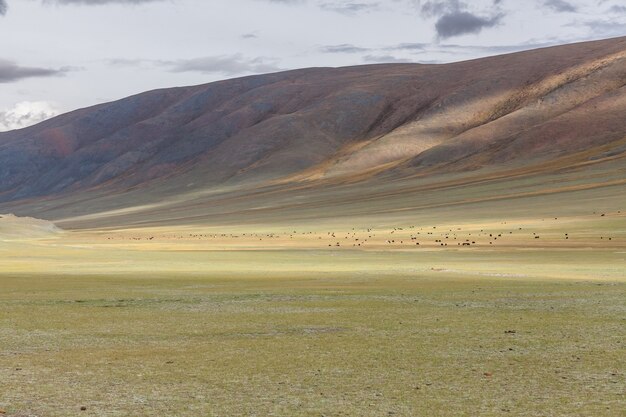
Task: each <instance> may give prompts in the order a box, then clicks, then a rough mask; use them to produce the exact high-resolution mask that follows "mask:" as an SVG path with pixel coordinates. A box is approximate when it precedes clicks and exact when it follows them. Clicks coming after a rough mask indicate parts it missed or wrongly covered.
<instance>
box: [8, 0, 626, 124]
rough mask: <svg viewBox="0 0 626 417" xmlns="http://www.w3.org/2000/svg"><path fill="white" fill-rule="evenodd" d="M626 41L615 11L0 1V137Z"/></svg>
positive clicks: (584, 1) (620, 3) (625, 20)
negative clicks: (142, 109)
mask: <svg viewBox="0 0 626 417" xmlns="http://www.w3.org/2000/svg"><path fill="white" fill-rule="evenodd" d="M623 35H626V0H467V1H463V0H430V1H427V0H422V1H419V0H0V89H2V94H0V131H2V130H9V129H13V128H17V127H21V126H26V125H29V124H32V123H35V122H38V121H40V120H42V119H44V118H46V117H50V116H51V115H54V114H57V113H59V112H65V111H68V110H73V109H76V108H79V107H85V106H89V105H92V104H96V103H101V102H104V101H111V100H115V99H118V98H122V97H125V96H128V95H131V94H135V93H139V92H142V91H146V90H150V89H154V88H160V87H171V86H180V85H191V84H200V83H205V82H210V81H214V80H219V79H224V78H232V77H237V76H240V75H248V74H256V73H264V72H273V71H279V70H283V69H292V68H302V67H311V66H344V65H358V64H367V63H378V62H419V63H439V62H452V61H460V60H465V59H469V58H476V57H481V56H487V55H495V54H500V53H505V52H511V51H518V50H522V49H530V48H536V47H540V46H548V45H554V44H561V43H569V42H576V41H582V40H590V39H601V38H609V37H615V36H623Z"/></svg>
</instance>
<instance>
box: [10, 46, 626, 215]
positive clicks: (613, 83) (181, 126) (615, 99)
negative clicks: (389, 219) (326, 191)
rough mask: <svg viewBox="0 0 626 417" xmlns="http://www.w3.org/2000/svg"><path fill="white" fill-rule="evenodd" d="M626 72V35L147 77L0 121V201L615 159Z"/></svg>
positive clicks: (125, 197)
mask: <svg viewBox="0 0 626 417" xmlns="http://www.w3.org/2000/svg"><path fill="white" fill-rule="evenodd" d="M625 86H626V37H622V38H614V39H608V40H602V41H593V42H585V43H578V44H570V45H563V46H556V47H550V48H543V49H537V50H531V51H524V52H517V53H513V54H507V55H500V56H494V57H488V58H482V59H476V60H471V61H463V62H458V63H452V64H441V65H422V64H379V65H365V66H357V67H342V68H324V67H320V68H307V69H301V70H291V71H287V72H282V73H274V74H265V75H259V76H248V77H242V78H237V79H233V80H224V81H218V82H215V83H209V84H203V85H198V86H191V87H175V88H171V89H158V90H152V91H149V92H146V93H141V94H138V95H134V96H131V97H128V98H125V99H122V100H118V101H115V102H111V103H105V104H100V105H96V106H92V107H89V108H85V109H79V110H76V111H74V112H70V113H66V114H64V115H61V116H58V117H56V118H53V119H50V120H47V121H44V122H42V123H40V124H38V125H35V126H32V127H29V128H26V129H21V130H17V131H11V132H4V133H0V208H3V207H7V208H13V209H16V210H15V211H16V212H18V213H22V214H43V217H44V218H46V213H47V212H48V211H49V210H52V211H51V212H50V213H52V212H55V213H60V212H61V211H62V210H61V209H59V207H60V206H62V205H64V204H67V203H65V202H66V201H74V202H75V204H73V205H72V206H71V210H70V211H71V212H72V213H69V214H71V215H73V214H77V213H82V214H83V215H88V214H89V213H90V212H91V213H93V211H94V208H93V207H94V205H93V204H92V203H90V204H82V205H81V203H79V201H82V200H83V199H87V201H91V200H98V199H101V200H102V207H101V208H102V209H104V210H100V211H107V210H108V209H111V210H118V209H124V208H126V207H129V206H133V205H136V203H139V204H138V205H139V206H141V205H143V204H144V203H145V204H147V205H150V204H152V203H155V202H159V201H160V200H162V199H174V200H175V199H176V196H179V197H181V198H182V196H183V195H187V194H190V195H198V194H199V195H202V194H214V193H219V192H220V190H235V191H236V190H245V189H248V190H253V189H254V188H255V187H272V186H279V187H281V186H288V187H291V188H293V187H294V186H296V185H297V184H301V183H303V182H304V184H306V185H305V186H307V187H315V186H317V185H319V186H323V184H326V183H328V182H329V181H330V183H337V182H338V183H356V182H367V181H373V183H376V182H377V181H381V178H387V179H394V180H402V179H406V178H412V177H416V176H417V177H420V175H426V174H428V175H432V176H435V177H436V176H438V175H439V176H446V175H456V174H454V173H472V172H475V171H480V170H484V169H487V170H494V169H496V170H498V169H509V168H510V169H514V168H515V167H520V166H521V167H526V166H528V167H531V166H533V165H536V164H541V163H545V162H546V161H548V162H549V161H552V160H553V161H555V169H556V167H557V166H559V165H558V163H557V162H556V161H561V160H563V158H565V159H567V158H568V157H572V156H574V155H578V156H577V157H576V158H578V159H576V158H575V159H576V160H572V161H571V163H572V164H576V163H581V162H583V160H584V159H585V158H587V159H588V158H600V159H602V155H603V153H604V154H607V153H609V154H610V153H613V155H612V156H613V157H615V156H617V157H619V156H620V155H622V154H623V153H624V149H623V142H624V140H626V121H624V119H623V117H622V115H623V114H626V87H625ZM581 158H582V159H581ZM561 168H562V167H560V168H559V169H561ZM472 175H473V174H472ZM55 201H56V203H55ZM113 201H115V202H113ZM44 206H45V208H43V207H44ZM51 206H55V207H56V208H54V209H51V208H50V207H51ZM51 215H52V214H51ZM52 216H53V217H58V216H59V214H54V215H52Z"/></svg>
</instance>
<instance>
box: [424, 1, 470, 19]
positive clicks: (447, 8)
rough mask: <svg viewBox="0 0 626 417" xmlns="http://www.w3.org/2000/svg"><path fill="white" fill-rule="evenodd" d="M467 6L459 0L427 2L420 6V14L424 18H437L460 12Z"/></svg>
mask: <svg viewBox="0 0 626 417" xmlns="http://www.w3.org/2000/svg"><path fill="white" fill-rule="evenodd" d="M466 7H467V4H466V3H464V2H462V1H460V0H429V1H427V2H425V3H424V4H422V7H421V9H420V11H421V13H422V14H423V15H424V16H426V17H439V16H443V15H444V14H448V13H454V12H458V11H461V10H463V9H465V8H466Z"/></svg>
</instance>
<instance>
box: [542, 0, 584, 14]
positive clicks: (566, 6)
mask: <svg viewBox="0 0 626 417" xmlns="http://www.w3.org/2000/svg"><path fill="white" fill-rule="evenodd" d="M543 5H544V6H546V7H548V8H549V9H552V10H554V11H555V12H559V13H564V12H570V13H573V12H575V11H577V10H578V8H577V7H576V6H574V5H573V4H572V3H570V2H567V1H565V0H545V1H544V2H543Z"/></svg>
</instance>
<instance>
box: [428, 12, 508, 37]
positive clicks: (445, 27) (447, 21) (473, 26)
mask: <svg viewBox="0 0 626 417" xmlns="http://www.w3.org/2000/svg"><path fill="white" fill-rule="evenodd" d="M502 17H503V15H502V14H497V15H495V16H492V17H482V16H476V15H474V14H472V13H469V12H461V11H457V12H452V13H448V14H444V15H443V16H441V17H440V18H439V20H437V23H436V24H435V29H436V30H437V35H438V36H439V38H442V39H445V38H450V37H452V36H459V35H464V34H467V33H479V32H480V31H481V30H483V28H490V27H493V26H495V25H497V24H498V23H499V22H500V20H501V19H502Z"/></svg>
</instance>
